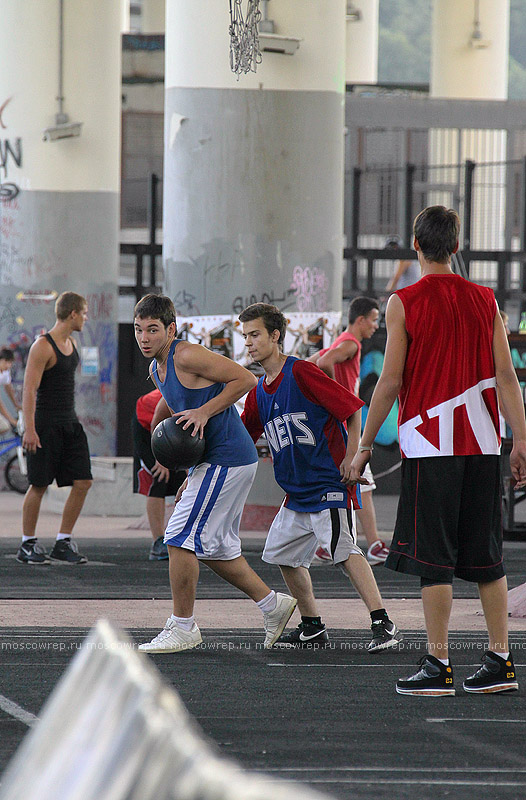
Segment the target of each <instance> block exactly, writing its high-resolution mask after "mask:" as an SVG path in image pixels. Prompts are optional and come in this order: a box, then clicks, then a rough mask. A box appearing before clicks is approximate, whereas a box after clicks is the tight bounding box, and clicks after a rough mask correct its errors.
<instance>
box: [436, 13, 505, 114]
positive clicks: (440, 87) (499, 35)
mask: <svg viewBox="0 0 526 800" xmlns="http://www.w3.org/2000/svg"><path fill="white" fill-rule="evenodd" d="M477 7H478V21H479V25H478V28H477V33H476V35H475V37H473V33H474V31H475V16H476V9H477ZM509 25H510V3H509V0H478V2H477V0H463V2H459V1H458V0H434V2H433V34H432V46H431V95H432V96H433V97H457V98H469V99H477V100H506V98H507V97H508V62H509V53H508V50H509ZM477 34H480V36H478V35H477Z"/></svg>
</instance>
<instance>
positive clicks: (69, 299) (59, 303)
mask: <svg viewBox="0 0 526 800" xmlns="http://www.w3.org/2000/svg"><path fill="white" fill-rule="evenodd" d="M87 305H88V302H87V300H86V298H85V297H82V295H81V294H77V293H76V292H62V294H60V295H59V296H58V297H57V299H56V302H55V316H56V318H57V319H59V320H60V321H61V322H64V320H65V319H67V318H68V317H69V315H70V314H71V312H72V311H76V312H77V314H80V312H81V311H82V310H83V309H84V308H85V307H86V306H87Z"/></svg>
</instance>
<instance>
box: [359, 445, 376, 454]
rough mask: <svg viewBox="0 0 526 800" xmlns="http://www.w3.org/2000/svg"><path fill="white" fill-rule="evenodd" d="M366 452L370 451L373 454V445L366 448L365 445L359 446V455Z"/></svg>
mask: <svg viewBox="0 0 526 800" xmlns="http://www.w3.org/2000/svg"><path fill="white" fill-rule="evenodd" d="M366 451H370V452H371V453H372V452H373V446H372V445H371V446H370V447H365V445H363V444H359V445H358V452H359V453H365V452H366Z"/></svg>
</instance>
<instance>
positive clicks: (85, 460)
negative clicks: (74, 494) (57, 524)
mask: <svg viewBox="0 0 526 800" xmlns="http://www.w3.org/2000/svg"><path fill="white" fill-rule="evenodd" d="M37 433H38V436H39V438H40V444H41V445H42V447H39V448H37V451H36V453H27V476H28V479H29V483H30V484H31V486H49V485H50V484H51V483H53V481H54V480H56V481H57V485H58V486H72V485H73V481H84V480H92V475H91V461H90V454H89V447H88V440H87V438H86V434H85V433H84V428H83V427H82V425H81V424H80V422H65V423H58V424H56V425H46V426H43V425H37Z"/></svg>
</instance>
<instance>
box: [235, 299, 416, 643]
mask: <svg viewBox="0 0 526 800" xmlns="http://www.w3.org/2000/svg"><path fill="white" fill-rule="evenodd" d="M239 319H240V321H241V322H242V323H243V336H244V338H245V344H246V347H247V349H248V352H249V354H250V355H251V357H252V359H253V360H254V361H257V362H259V364H261V366H262V367H263V369H264V370H265V375H264V376H262V377H261V378H260V379H259V382H258V384H257V387H254V388H253V389H252V390H251V391H250V393H249V395H248V397H247V400H246V403H245V410H244V412H243V416H242V420H243V422H244V423H245V425H246V427H247V430H248V431H249V433H250V435H251V437H252V439H253V440H254V441H257V440H258V438H259V437H260V436H261V434H262V433H264V434H265V436H266V439H267V442H268V444H269V447H270V450H271V453H272V461H273V465H274V475H275V477H276V481H277V482H278V484H279V485H280V486H281V488H282V489H283V490H284V491H285V492H286V497H285V500H284V501H283V504H282V506H281V508H280V510H279V512H278V514H277V516H276V518H275V519H274V521H273V522H272V525H271V527H270V530H269V533H268V537H267V541H266V544H265V549H264V551H263V561H266V562H267V563H269V564H278V565H279V567H280V569H281V572H282V575H283V578H284V579H285V582H286V584H287V586H288V587H289V590H290V591H291V592H292V594H293V595H294V596H295V597H297V598H298V609H299V611H300V613H301V623H300V625H299V627H298V628H297V629H295V630H292V631H290V632H288V633H285V634H283V635H282V636H281V637H280V638H279V639H278V641H277V645H278V646H282V647H313V646H315V647H316V646H318V647H319V646H322V645H323V643H325V642H327V641H328V639H329V637H328V634H327V631H326V630H325V625H324V624H323V623H322V621H321V617H320V616H319V614H318V610H317V607H316V600H315V597H314V593H313V589H312V581H311V578H310V573H309V567H310V564H311V562H312V559H313V557H314V554H315V551H316V549H317V547H319V546H321V547H323V548H324V549H325V550H327V551H328V552H329V553H330V554H331V557H332V560H333V563H334V564H338V565H339V566H341V567H342V568H343V570H344V571H345V573H346V574H347V575H348V577H349V578H350V580H351V582H352V583H353V584H354V586H355V588H356V590H357V591H358V593H359V595H360V597H361V598H362V600H363V601H364V603H365V605H366V606H367V608H368V610H369V612H370V615H371V623H372V624H371V629H372V634H373V635H372V640H371V641H370V642H369V644H368V645H367V649H368V651H369V652H377V651H381V650H386V649H388V648H390V647H394V646H396V645H397V644H398V642H399V641H400V640H401V638H402V637H401V635H400V633H399V631H398V629H397V627H396V625H395V624H394V623H393V622H391V620H390V619H389V617H388V615H387V612H386V611H385V608H384V607H383V602H382V598H381V596H380V593H379V591H378V586H377V585H376V580H375V578H374V575H373V573H372V570H371V567H370V566H369V564H368V562H367V559H366V558H365V556H364V554H363V552H362V551H361V550H360V548H359V547H358V546H357V545H356V537H355V533H354V531H355V525H354V522H353V517H354V511H353V507H359V494H358V492H359V490H358V489H357V487H356V484H357V483H364V482H366V481H365V480H364V479H362V478H359V479H358V480H356V481H351V480H350V467H351V461H352V457H353V455H354V453H355V451H356V448H357V446H358V439H359V435H360V409H361V407H362V405H363V403H362V401H361V400H359V398H357V397H356V396H355V395H354V394H351V393H350V392H349V391H348V390H347V389H345V388H344V387H343V386H341V385H340V384H339V383H337V382H336V381H334V380H332V379H331V378H329V377H328V376H327V375H325V373H324V372H322V371H321V370H320V369H319V368H318V367H317V366H316V365H315V364H312V363H309V362H307V361H301V360H300V359H298V358H295V357H294V356H286V355H284V353H283V352H282V349H281V345H282V342H283V340H284V337H285V328H286V319H285V317H284V316H283V314H282V313H281V311H280V310H279V309H278V308H277V307H276V306H272V305H268V304H266V303H254V304H253V305H251V306H248V308H246V309H245V310H244V311H242V312H241V314H240V315H239ZM344 423H346V424H347V429H348V431H349V438H348V437H347V431H346V429H345V427H344Z"/></svg>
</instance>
